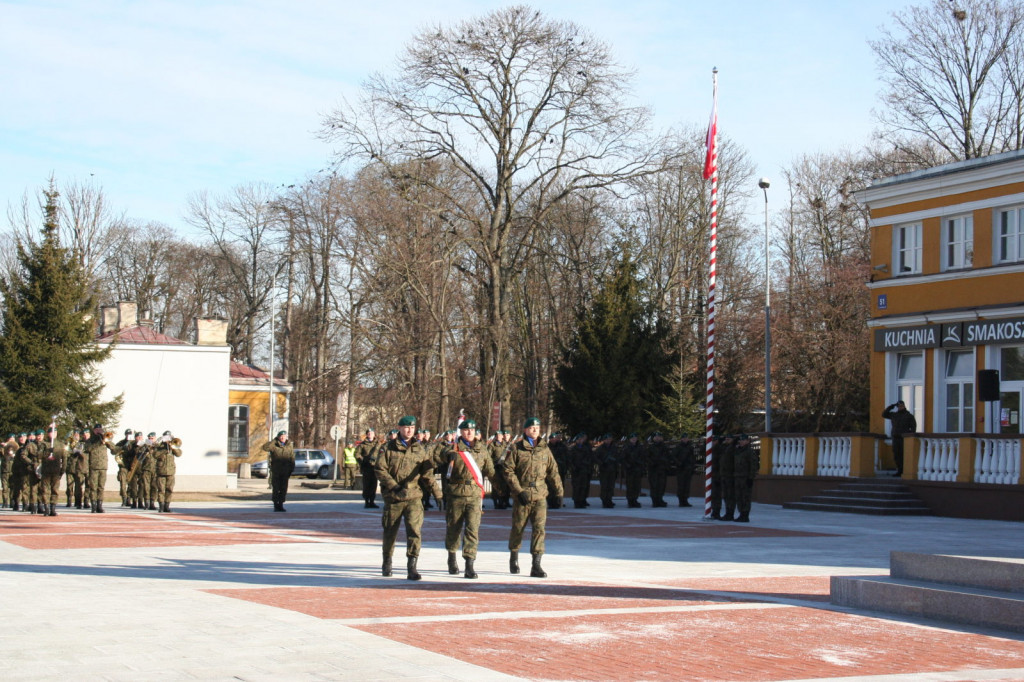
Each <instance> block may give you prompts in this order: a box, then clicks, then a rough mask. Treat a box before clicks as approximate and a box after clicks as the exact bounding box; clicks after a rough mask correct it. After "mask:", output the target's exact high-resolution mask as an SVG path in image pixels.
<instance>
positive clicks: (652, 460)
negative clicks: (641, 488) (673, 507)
mask: <svg viewBox="0 0 1024 682" xmlns="http://www.w3.org/2000/svg"><path fill="white" fill-rule="evenodd" d="M671 466H672V453H671V452H670V450H669V447H668V443H666V442H665V437H664V436H663V435H661V433H660V432H658V431H655V432H654V433H652V434H651V442H650V444H649V445H648V446H647V482H648V483H649V484H650V486H651V506H652V507H667V506H668V502H666V501H665V486H666V485H667V483H668V472H669V469H670V468H671Z"/></svg>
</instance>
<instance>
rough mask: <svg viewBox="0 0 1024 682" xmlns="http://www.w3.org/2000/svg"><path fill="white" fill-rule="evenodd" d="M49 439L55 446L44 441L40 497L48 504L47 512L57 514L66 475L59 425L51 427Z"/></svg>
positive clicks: (50, 514) (40, 464)
mask: <svg viewBox="0 0 1024 682" xmlns="http://www.w3.org/2000/svg"><path fill="white" fill-rule="evenodd" d="M49 439H50V441H51V442H53V446H52V447H51V446H50V445H49V444H47V443H46V442H45V441H44V443H43V446H42V451H41V453H40V463H39V468H40V471H41V473H42V476H43V480H42V484H41V488H40V499H41V500H42V503H43V504H44V505H46V514H47V515H48V516H56V515H57V498H58V497H59V496H60V477H61V476H63V475H64V460H65V451H64V443H62V442H61V441H59V440H57V427H53V428H52V429H51V431H50V433H49Z"/></svg>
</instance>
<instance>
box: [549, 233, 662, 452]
mask: <svg viewBox="0 0 1024 682" xmlns="http://www.w3.org/2000/svg"><path fill="white" fill-rule="evenodd" d="M667 335H668V327H667V325H666V324H665V323H664V322H663V321H662V320H661V319H660V317H659V316H658V315H657V313H656V312H655V310H654V309H653V307H652V306H650V305H649V304H648V303H647V302H646V301H645V298H644V291H643V287H642V286H641V283H640V280H639V278H638V276H637V266H636V263H635V262H634V261H633V260H632V258H631V257H630V254H629V252H628V251H624V252H623V254H622V257H621V260H620V261H619V262H618V264H617V265H616V267H615V269H614V270H613V271H612V272H611V274H610V275H609V276H608V278H607V279H606V280H605V282H604V283H603V284H602V286H601V288H600V291H599V293H598V295H597V297H596V298H595V299H594V302H593V303H592V304H591V306H590V308H589V309H587V310H585V311H583V312H582V313H581V314H580V315H579V317H578V319H577V323H576V331H575V332H574V333H573V337H572V340H571V341H570V344H569V347H568V349H567V350H566V352H565V354H564V356H563V360H562V364H561V365H560V366H559V368H558V370H557V376H558V386H557V387H556V389H555V391H554V395H553V402H554V409H555V412H556V414H557V415H558V417H559V419H560V420H561V421H562V422H563V423H564V424H565V425H566V426H568V427H569V429H570V430H572V431H587V432H589V433H598V432H602V433H603V432H610V433H613V434H617V435H625V434H627V433H629V432H631V431H636V430H639V429H641V428H645V427H649V426H650V422H649V420H648V415H649V414H650V413H651V412H655V413H660V412H661V409H660V401H661V398H662V396H664V395H665V394H667V393H668V390H669V387H668V384H667V382H666V377H668V376H669V375H670V374H671V367H672V357H671V354H670V353H668V352H667V350H666V343H665V341H666V337H667Z"/></svg>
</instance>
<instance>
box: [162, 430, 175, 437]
mask: <svg viewBox="0 0 1024 682" xmlns="http://www.w3.org/2000/svg"><path fill="white" fill-rule="evenodd" d="M164 435H165V436H172V435H174V434H172V433H171V430H170V429H167V430H166V431H164Z"/></svg>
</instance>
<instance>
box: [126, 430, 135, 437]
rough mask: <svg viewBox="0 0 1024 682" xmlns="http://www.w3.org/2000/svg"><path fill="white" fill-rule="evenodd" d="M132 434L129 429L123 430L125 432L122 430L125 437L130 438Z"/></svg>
mask: <svg viewBox="0 0 1024 682" xmlns="http://www.w3.org/2000/svg"><path fill="white" fill-rule="evenodd" d="M133 433H134V431H132V430H131V429H125V430H124V435H126V436H130V435H132V434H133Z"/></svg>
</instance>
